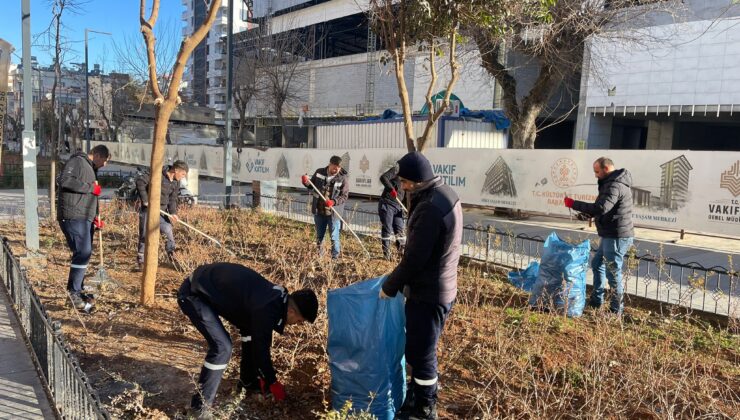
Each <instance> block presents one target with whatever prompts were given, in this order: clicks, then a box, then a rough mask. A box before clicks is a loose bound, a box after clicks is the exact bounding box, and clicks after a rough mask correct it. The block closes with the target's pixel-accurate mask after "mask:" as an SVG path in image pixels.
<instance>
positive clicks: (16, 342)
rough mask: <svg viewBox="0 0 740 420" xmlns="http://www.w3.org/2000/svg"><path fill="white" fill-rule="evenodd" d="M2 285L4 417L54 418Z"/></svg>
mask: <svg viewBox="0 0 740 420" xmlns="http://www.w3.org/2000/svg"><path fill="white" fill-rule="evenodd" d="M0 289H3V290H0V419H54V418H55V416H54V412H53V410H52V408H51V405H50V404H49V400H48V399H47V397H46V393H45V392H44V387H43V385H42V383H41V379H40V378H39V375H38V373H37V371H36V368H35V366H34V364H33V362H32V361H31V354H30V353H29V351H30V350H29V349H28V347H27V346H26V343H25V342H24V340H23V336H22V335H21V332H20V326H19V325H18V321H17V319H16V318H15V314H14V313H13V311H12V310H11V308H10V301H9V300H8V296H7V295H6V293H5V290H4V288H2V287H0Z"/></svg>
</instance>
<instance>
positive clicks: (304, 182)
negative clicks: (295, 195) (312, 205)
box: [301, 175, 309, 187]
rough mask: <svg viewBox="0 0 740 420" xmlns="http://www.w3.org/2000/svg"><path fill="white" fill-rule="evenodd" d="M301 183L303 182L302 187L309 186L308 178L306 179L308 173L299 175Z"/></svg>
mask: <svg viewBox="0 0 740 420" xmlns="http://www.w3.org/2000/svg"><path fill="white" fill-rule="evenodd" d="M301 183H303V186H304V187H308V186H309V179H308V175H303V176H302V177H301Z"/></svg>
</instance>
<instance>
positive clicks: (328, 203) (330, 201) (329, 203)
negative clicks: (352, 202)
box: [324, 200, 334, 208]
mask: <svg viewBox="0 0 740 420" xmlns="http://www.w3.org/2000/svg"><path fill="white" fill-rule="evenodd" d="M324 204H326V207H329V208H332V207H334V200H326V202H325V203H324Z"/></svg>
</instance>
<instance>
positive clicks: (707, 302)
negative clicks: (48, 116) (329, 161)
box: [199, 194, 740, 317]
mask: <svg viewBox="0 0 740 420" xmlns="http://www.w3.org/2000/svg"><path fill="white" fill-rule="evenodd" d="M223 197H224V196H222V195H218V196H217V195H214V196H200V197H199V200H200V202H201V203H203V204H206V205H208V204H210V205H214V206H218V205H220V203H222V202H223ZM231 202H232V203H233V204H236V205H240V206H242V207H253V206H255V205H257V204H258V205H259V206H260V208H261V209H262V210H263V211H265V212H267V213H270V214H274V215H276V216H282V217H286V218H289V219H292V220H296V221H300V222H304V223H313V216H312V215H311V211H310V210H311V207H310V202H309V200H308V199H307V198H305V197H304V198H301V199H297V198H295V197H294V196H290V195H285V196H280V195H279V196H278V197H270V196H253V195H252V194H244V195H236V194H235V195H232V201H231ZM344 219H345V221H346V222H347V224H348V225H349V226H348V227H350V228H351V229H352V230H354V231H355V232H356V233H357V234H358V235H365V236H371V237H378V238H379V237H380V219H379V217H378V214H377V212H374V211H368V210H362V209H358V208H356V207H355V208H352V207H347V208H345V212H344ZM346 227H347V226H345V228H346ZM544 242H545V238H542V237H539V236H527V235H524V234H516V233H514V232H511V231H505V230H501V229H498V228H495V227H493V226H490V225H488V226H473V225H466V226H465V227H464V229H463V240H462V244H463V245H462V254H463V255H464V256H465V257H468V258H471V259H474V260H478V261H482V262H486V263H491V264H495V265H497V266H500V267H503V268H507V269H511V270H521V269H524V268H526V267H527V266H528V265H529V264H530V263H531V262H533V261H537V260H539V259H540V257H541V255H542V249H543V245H544ZM595 251H596V248H595V247H594V246H593V244H592V250H591V252H592V253H593V252H595ZM623 275H624V288H625V293H626V294H628V295H632V296H637V297H641V298H646V299H650V300H655V301H660V302H665V303H670V304H675V305H680V306H683V307H686V308H689V309H693V310H699V311H703V312H709V313H714V314H718V315H725V316H727V315H731V316H733V317H740V272H738V271H737V270H734V269H732V268H729V269H728V268H727V267H721V266H714V267H704V266H702V265H701V264H698V263H695V262H688V263H684V262H681V261H677V260H675V259H673V258H665V257H663V256H660V255H658V256H655V255H649V254H637V253H634V252H633V253H631V254H630V255H628V257H627V259H626V261H625V264H624V274H623ZM587 281H588V283H589V284H592V283H593V282H592V279H591V270H588V279H587Z"/></svg>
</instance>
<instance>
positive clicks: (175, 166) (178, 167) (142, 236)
mask: <svg viewBox="0 0 740 420" xmlns="http://www.w3.org/2000/svg"><path fill="white" fill-rule="evenodd" d="M186 176H188V164H187V163H185V162H184V161H182V160H176V161H174V162H173V163H172V165H169V166H165V167H164V168H162V187H161V190H160V200H159V208H160V209H161V210H163V211H166V212H167V213H169V214H171V215H172V217H167V216H165V215H163V214H160V215H159V231H160V232H161V233H164V236H165V237H166V238H167V242H166V243H165V247H164V249H165V251H166V252H167V257H168V258H169V260H170V262H172V263H173V264H174V262H175V259H174V252H175V235H174V233H173V232H172V223H173V222H174V223H177V221H178V220H179V219H178V218H177V195H178V193H179V192H180V181H181V180H182V179H183V178H185V177H186ZM150 180H151V177H150V175H149V174H148V173H145V174H142V175H140V176H139V177H138V178H136V189H137V191H138V192H139V200H140V201H141V207H140V208H139V248H138V250H137V254H136V263H137V267H136V271H141V269H142V268H143V265H144V250H145V248H146V245H145V243H146V219H147V217H146V213H147V207H149V184H150Z"/></svg>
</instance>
